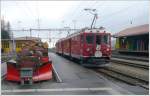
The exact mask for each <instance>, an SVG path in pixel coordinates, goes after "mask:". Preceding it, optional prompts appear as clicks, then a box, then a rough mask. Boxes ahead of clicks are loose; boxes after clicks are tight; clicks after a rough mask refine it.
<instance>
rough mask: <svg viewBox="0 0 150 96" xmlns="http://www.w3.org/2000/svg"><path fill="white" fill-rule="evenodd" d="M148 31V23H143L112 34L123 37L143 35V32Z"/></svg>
mask: <svg viewBox="0 0 150 96" xmlns="http://www.w3.org/2000/svg"><path fill="white" fill-rule="evenodd" d="M148 33H149V24H144V25H140V26H135V27H131V28H127V29H124V30H122V31H120V32H118V33H116V34H114V35H113V36H114V37H125V36H135V35H143V34H148Z"/></svg>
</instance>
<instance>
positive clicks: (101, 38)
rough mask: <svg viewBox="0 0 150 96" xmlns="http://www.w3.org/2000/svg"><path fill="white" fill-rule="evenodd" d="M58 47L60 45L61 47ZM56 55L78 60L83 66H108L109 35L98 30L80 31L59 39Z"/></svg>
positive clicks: (86, 29)
mask: <svg viewBox="0 0 150 96" xmlns="http://www.w3.org/2000/svg"><path fill="white" fill-rule="evenodd" d="M58 45H61V47H60V46H58ZM60 51H61V52H60ZM56 53H59V54H61V55H64V56H67V57H70V58H75V59H78V60H80V62H81V64H82V65H84V66H103V65H106V64H109V61H110V57H111V34H110V33H107V32H105V31H104V30H101V29H98V28H95V29H88V28H85V29H82V30H81V31H79V32H77V33H74V34H71V35H69V36H67V37H66V38H63V39H60V40H59V41H58V42H57V43H56Z"/></svg>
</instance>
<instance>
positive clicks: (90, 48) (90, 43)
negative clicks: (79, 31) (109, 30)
mask: <svg viewBox="0 0 150 96" xmlns="http://www.w3.org/2000/svg"><path fill="white" fill-rule="evenodd" d="M94 37H95V36H94V34H93V33H86V34H85V46H84V55H85V56H87V57H91V56H93V55H94V54H93V52H94V45H95V39H94Z"/></svg>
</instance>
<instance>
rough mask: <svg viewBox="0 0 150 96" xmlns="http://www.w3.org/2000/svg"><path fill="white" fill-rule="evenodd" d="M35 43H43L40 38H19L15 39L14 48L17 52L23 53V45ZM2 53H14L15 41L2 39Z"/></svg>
mask: <svg viewBox="0 0 150 96" xmlns="http://www.w3.org/2000/svg"><path fill="white" fill-rule="evenodd" d="M35 41H41V39H40V38H38V37H18V38H15V39H14V46H15V49H16V52H19V51H21V49H22V47H23V45H25V44H32V43H34V42H35ZM1 45H2V46H1V47H2V48H1V52H2V53H10V52H12V51H13V40H12V39H1Z"/></svg>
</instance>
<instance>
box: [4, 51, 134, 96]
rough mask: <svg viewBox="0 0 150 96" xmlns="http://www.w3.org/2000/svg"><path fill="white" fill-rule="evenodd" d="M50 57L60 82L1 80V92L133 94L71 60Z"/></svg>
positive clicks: (52, 54)
mask: <svg viewBox="0 0 150 96" xmlns="http://www.w3.org/2000/svg"><path fill="white" fill-rule="evenodd" d="M49 56H50V58H52V61H53V66H54V67H55V69H56V71H57V73H58V75H59V76H60V79H61V80H62V82H61V83H57V82H55V81H53V80H51V81H45V82H40V83H35V84H33V86H20V85H19V84H16V83H12V82H8V81H2V94H6V95H8V94H14V95H18V94H19V95H21V94H28V95H53V94H58V95H59V94H62V95H68V94H69V95H119V94H121V95H123V94H133V93H131V92H129V91H127V90H125V89H123V88H121V87H119V86H117V85H115V84H114V83H112V82H110V81H108V80H107V79H106V78H104V77H103V76H101V75H99V74H98V73H96V72H94V71H92V70H90V69H87V68H85V67H82V66H81V65H79V64H76V63H74V62H72V61H69V60H67V59H65V58H63V57H60V56H58V55H56V54H55V53H49Z"/></svg>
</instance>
